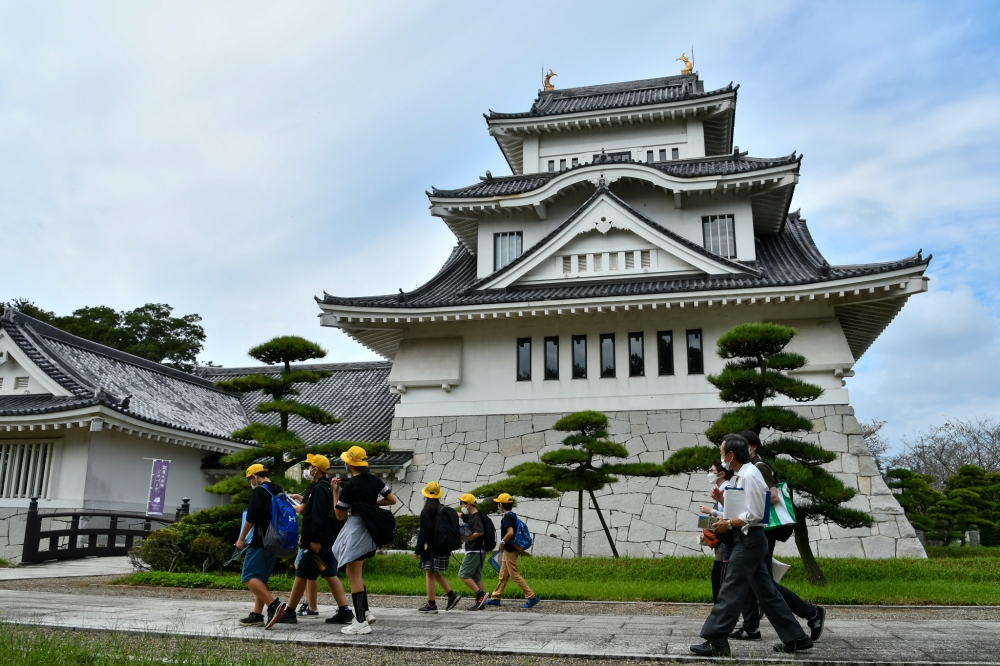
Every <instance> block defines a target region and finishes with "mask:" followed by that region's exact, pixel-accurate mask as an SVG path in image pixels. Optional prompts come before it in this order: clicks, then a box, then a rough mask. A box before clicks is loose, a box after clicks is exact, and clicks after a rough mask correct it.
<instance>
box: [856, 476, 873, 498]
mask: <svg viewBox="0 0 1000 666" xmlns="http://www.w3.org/2000/svg"><path fill="white" fill-rule="evenodd" d="M858 492H860V493H861V494H862V495H871V494H872V478H871V477H870V476H859V477H858Z"/></svg>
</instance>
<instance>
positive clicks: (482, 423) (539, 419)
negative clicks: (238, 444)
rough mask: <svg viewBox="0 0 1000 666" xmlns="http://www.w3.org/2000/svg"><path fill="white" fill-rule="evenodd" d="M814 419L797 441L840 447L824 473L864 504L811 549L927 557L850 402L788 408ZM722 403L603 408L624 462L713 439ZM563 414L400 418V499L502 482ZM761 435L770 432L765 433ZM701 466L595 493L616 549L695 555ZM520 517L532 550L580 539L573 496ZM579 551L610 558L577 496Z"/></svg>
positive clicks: (531, 507) (563, 548) (821, 530)
mask: <svg viewBox="0 0 1000 666" xmlns="http://www.w3.org/2000/svg"><path fill="white" fill-rule="evenodd" d="M795 410H796V411H797V412H799V413H801V414H802V415H803V416H805V417H807V418H809V419H812V421H813V424H814V427H813V431H812V432H810V433H809V434H808V435H806V436H805V437H804V439H805V440H806V441H810V442H812V443H815V444H818V445H819V446H822V447H823V448H824V449H826V450H828V451H833V452H836V453H837V454H838V456H837V459H836V460H834V461H833V462H831V463H829V464H828V465H826V468H827V470H828V471H830V472H831V473H832V474H833V475H835V476H836V477H838V478H839V479H841V480H842V481H843V482H844V483H845V484H846V485H847V486H848V487H851V488H854V489H855V490H856V491H858V494H857V495H856V496H855V497H854V499H852V500H851V502H849V503H848V504H847V506H849V507H851V508H854V509H859V510H861V511H865V512H869V513H871V515H872V516H873V517H874V518H875V524H874V525H873V526H872V527H870V528H863V529H855V530H847V529H843V528H840V527H837V526H836V525H827V524H817V525H812V526H811V527H810V539H811V541H812V542H813V549H814V550H813V552H814V553H816V554H817V555H818V556H820V557H863V558H869V559H876V558H886V557H926V553H925V552H924V549H923V546H921V544H920V542H919V541H918V540H917V538H916V534H915V532H914V530H913V528H912V527H911V526H910V523H909V521H907V520H906V517H905V516H904V515H903V511H902V509H901V508H900V506H899V504H898V502H896V499H895V497H893V495H892V493H891V492H890V490H889V489H888V487H886V485H885V483H884V482H883V480H882V477H881V476H880V475H879V473H878V469H877V467H876V466H875V462H874V461H873V460H872V457H871V454H870V453H869V451H868V448H867V446H866V445H865V443H864V438H863V437H862V436H861V427H860V426H859V424H858V422H857V419H855V417H854V410H853V409H852V408H851V407H850V406H846V405H825V406H824V405H812V406H805V407H796V408H795ZM722 413H723V410H722V409H692V410H659V411H652V410H651V411H629V412H615V413H609V414H608V418H609V419H610V420H611V423H610V427H609V430H608V432H609V434H610V436H611V438H612V439H613V440H614V441H616V442H619V443H621V444H623V445H624V446H625V448H626V449H628V451H629V453H630V454H631V455H630V458H629V461H630V462H651V463H662V462H663V461H664V459H665V458H666V457H667V456H669V455H670V454H671V453H672V452H674V451H677V450H679V449H682V448H685V447H689V446H695V445H698V444H702V445H710V444H711V443H710V442H709V441H708V439H707V438H706V437H705V435H704V432H705V430H706V429H707V428H708V426H709V425H710V424H711V423H712V422H713V421H715V420H716V419H718V418H719V417H720V416H721V415H722ZM562 416H563V414H507V415H494V416H445V417H414V418H396V419H394V420H393V425H392V436H391V440H390V444H391V446H392V448H393V449H395V450H413V451H414V458H413V463H412V464H411V466H410V467H409V468H408V469H407V473H406V478H405V480H404V481H402V482H396V483H395V484H393V490H394V491H395V492H396V495H397V497H398V498H399V499H400V502H401V503H402V504H403V505H404V507H405V508H406V509H408V510H409V512H411V513H414V514H418V513H419V512H420V509H421V507H422V505H423V497H422V496H421V495H420V489H421V488H422V487H423V485H424V484H425V483H427V482H428V481H438V482H439V483H440V484H441V487H442V488H443V489H444V490H445V492H446V495H445V497H446V500H447V501H449V502H456V503H457V501H458V496H459V495H460V494H462V493H465V492H468V491H470V490H472V489H473V488H475V487H476V486H479V485H482V484H484V483H490V482H493V481H498V480H500V479H503V478H505V474H504V472H506V471H507V470H509V469H510V468H512V467H514V466H515V465H519V464H520V463H523V462H527V461H533V460H538V457H539V456H540V455H541V454H543V453H545V452H546V451H550V450H553V449H555V448H557V447H558V446H560V442H561V441H562V439H563V437H564V436H565V433H560V432H556V431H554V430H551V427H552V425H553V424H554V423H555V422H556V421H557V420H558V419H559V418H561V417H562ZM764 434H765V438H766V433H764ZM708 491H709V487H708V483H707V481H706V478H705V476H704V475H703V474H692V475H687V474H682V475H676V476H670V477H661V478H628V477H626V478H623V479H622V481H621V482H619V483H617V484H614V485H612V486H609V487H608V488H606V489H604V490H603V491H601V492H600V493H597V500H598V502H599V503H600V507H601V511H602V513H603V514H604V518H605V520H606V521H607V523H608V526H609V528H610V530H611V535H612V537H613V538H614V539H615V543H616V547H617V548H618V552H619V553H620V554H622V555H626V554H627V555H630V556H633V557H658V556H664V557H666V556H680V555H697V554H701V553H702V552H703V550H702V547H701V546H699V544H698V536H699V534H700V530H698V529H697V517H698V507H699V505H700V504H703V503H709V497H708ZM517 513H518V515H519V516H521V517H522V518H524V519H525V521H526V522H527V523H528V525H529V527H530V529H531V531H532V534H533V535H534V537H535V543H534V546H533V548H532V552H533V553H535V554H536V555H555V556H562V557H572V556H575V555H576V544H577V538H576V537H577V494H576V493H567V494H565V495H563V496H562V498H561V499H552V500H521V501H519V502H518V508H517ZM583 530H584V544H583V554H584V555H610V554H611V549H610V547H609V545H608V541H607V537H606V536H605V534H604V532H603V530H602V528H601V525H600V522H599V520H598V518H597V513H596V511H594V510H593V508H592V507H591V506H590V501H589V498H586V497H585V499H584V517H583ZM776 552H777V553H778V554H779V555H795V554H797V551H796V548H795V543H794V539H789V540H788V541H787V542H786V543H779V544H778V548H777V549H776Z"/></svg>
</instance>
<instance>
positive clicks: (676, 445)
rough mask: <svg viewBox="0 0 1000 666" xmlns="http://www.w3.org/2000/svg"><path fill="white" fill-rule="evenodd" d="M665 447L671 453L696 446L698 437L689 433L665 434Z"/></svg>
mask: <svg viewBox="0 0 1000 666" xmlns="http://www.w3.org/2000/svg"><path fill="white" fill-rule="evenodd" d="M667 445H668V446H669V448H670V450H671V451H678V450H680V449H686V448H687V447H689V446H698V437H697V436H696V435H693V434H691V433H686V432H685V433H667Z"/></svg>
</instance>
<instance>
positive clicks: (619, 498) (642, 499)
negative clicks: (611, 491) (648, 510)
mask: <svg viewBox="0 0 1000 666" xmlns="http://www.w3.org/2000/svg"><path fill="white" fill-rule="evenodd" d="M597 501H598V502H599V503H600V505H601V508H602V509H614V510H615V511H624V512H626V513H630V514H635V515H638V514H640V513H642V506H643V504H645V503H646V495H645V494H643V493H621V494H617V495H604V496H602V497H598V499H597Z"/></svg>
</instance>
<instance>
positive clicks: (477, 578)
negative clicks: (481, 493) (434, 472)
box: [458, 493, 496, 610]
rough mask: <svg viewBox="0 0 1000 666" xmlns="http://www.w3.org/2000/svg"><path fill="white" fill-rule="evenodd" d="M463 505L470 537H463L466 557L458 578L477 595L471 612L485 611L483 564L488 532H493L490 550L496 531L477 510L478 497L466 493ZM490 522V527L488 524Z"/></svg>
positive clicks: (494, 541)
mask: <svg viewBox="0 0 1000 666" xmlns="http://www.w3.org/2000/svg"><path fill="white" fill-rule="evenodd" d="M458 499H459V501H460V502H461V503H462V522H464V523H465V526H466V527H467V528H468V532H469V533H468V535H467V536H463V537H462V541H464V542H465V557H464V558H463V559H462V566H461V567H459V569H458V578H459V580H461V581H462V582H463V583H465V584H466V586H468V588H469V589H470V590H472V592H473V594H475V595H476V600H475V602H473V604H472V607H471V608H469V610H484V609H485V606H484V602H485V601H486V590H485V589H483V563H484V562H485V561H486V550H487V545H486V544H487V534H486V532H487V530H489V531H490V532H492V533H493V534H492V538H491V539H490V540H489V541H488V543H489V544H490V546H489V547H490V548H492V546H493V545H494V544H495V543H496V530H494V529H493V523H492V521H489V518H487V517H486V516H484V515H483V514H481V513H479V510H478V509H477V508H476V496H475V495H473V494H471V493H465V494H464V495H462V496H461V497H459V498H458ZM487 521H489V527H487V526H486V522H487Z"/></svg>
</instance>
